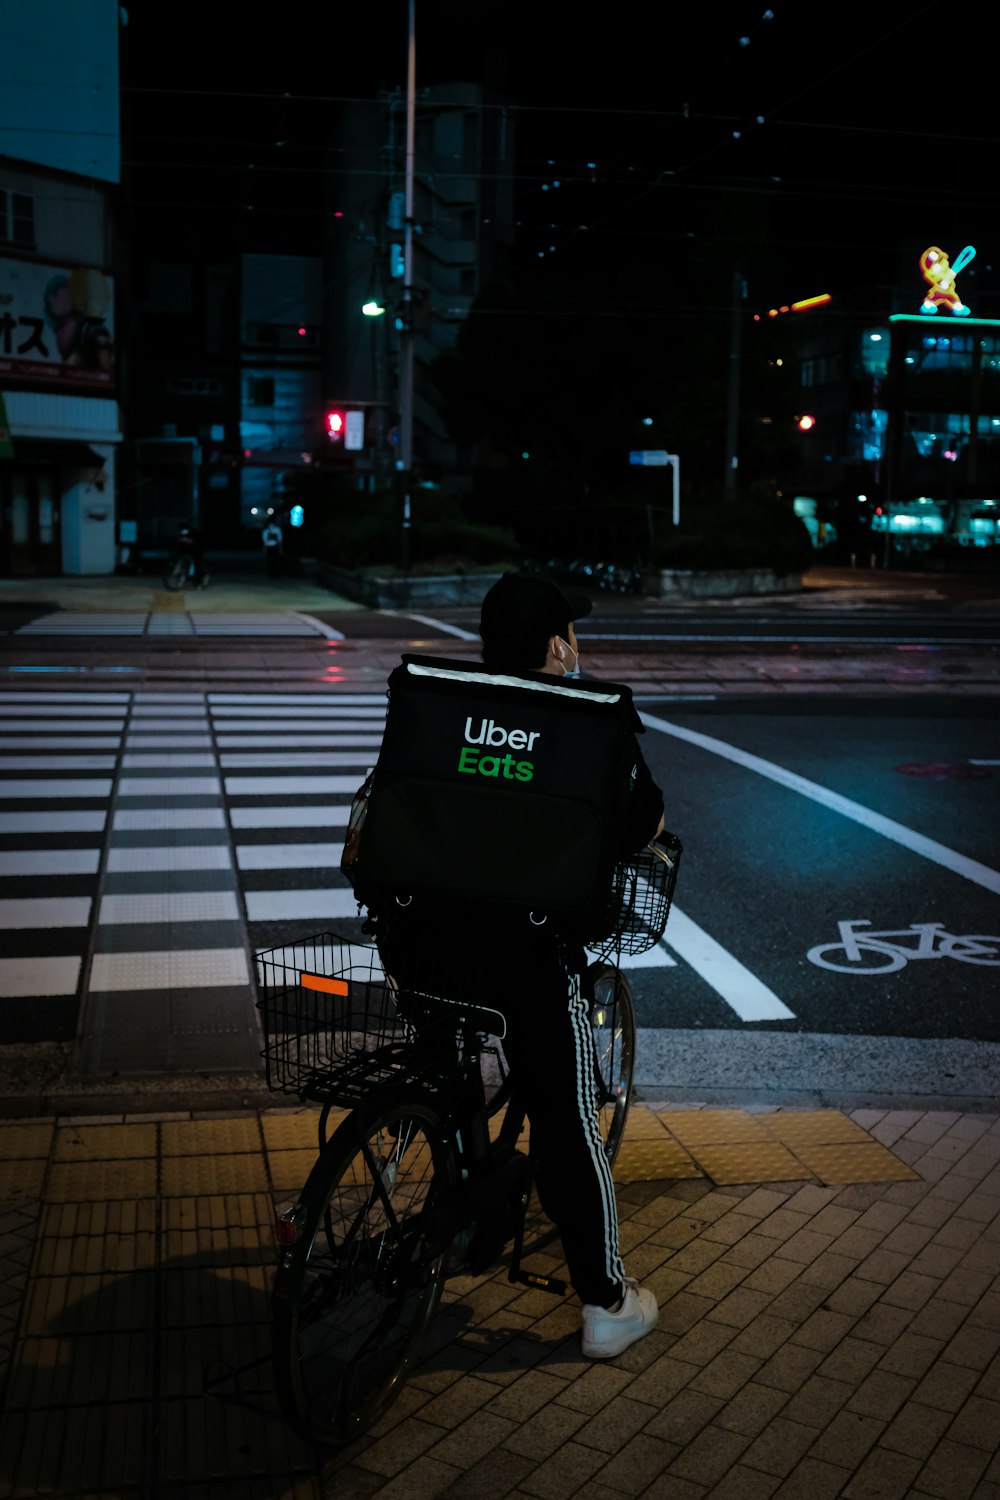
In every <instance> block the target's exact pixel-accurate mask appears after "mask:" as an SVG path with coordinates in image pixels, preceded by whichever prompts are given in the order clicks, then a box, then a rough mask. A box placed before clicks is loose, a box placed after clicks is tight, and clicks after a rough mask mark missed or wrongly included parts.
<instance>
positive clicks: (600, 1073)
mask: <svg viewBox="0 0 1000 1500" xmlns="http://www.w3.org/2000/svg"><path fill="white" fill-rule="evenodd" d="M589 973H590V976H591V983H592V986H593V995H594V999H593V1001H592V1003H591V1007H590V1024H591V1026H592V1028H593V1032H594V1056H595V1062H596V1065H597V1077H598V1088H599V1090H600V1093H599V1097H598V1107H599V1111H600V1116H599V1118H600V1127H601V1139H602V1141H603V1142H604V1152H605V1155H606V1156H607V1158H608V1161H609V1162H611V1163H612V1164H614V1160H615V1157H616V1156H617V1155H618V1148H619V1146H620V1145H621V1143H622V1137H623V1135H624V1134H625V1122H626V1121H627V1119H628V1111H629V1105H630V1104H631V1102H632V1070H633V1068H634V1067H635V999H634V997H633V994H632V986H631V985H630V984H629V982H628V980H627V979H626V978H625V975H624V974H623V973H622V971H621V970H620V969H616V968H615V966H614V964H608V963H603V962H601V961H600V960H598V961H596V962H595V963H592V964H591V965H590V969H589Z"/></svg>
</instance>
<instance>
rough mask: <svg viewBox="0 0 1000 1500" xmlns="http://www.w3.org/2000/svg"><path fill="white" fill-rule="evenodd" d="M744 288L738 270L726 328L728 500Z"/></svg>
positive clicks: (735, 464)
mask: <svg viewBox="0 0 1000 1500" xmlns="http://www.w3.org/2000/svg"><path fill="white" fill-rule="evenodd" d="M745 297H746V286H745V284H744V281H743V276H742V274H741V272H740V270H739V267H734V269H733V289H732V313H731V319H732V320H731V322H730V325H729V410H728V413H727V417H726V469H725V473H724V475H723V480H722V483H723V492H724V494H725V497H726V499H727V500H735V498H736V472H737V469H738V468H739V462H740V458H739V440H740V334H741V332H742V325H743V307H742V304H743V301H744V299H745Z"/></svg>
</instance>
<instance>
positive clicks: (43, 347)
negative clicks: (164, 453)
mask: <svg viewBox="0 0 1000 1500" xmlns="http://www.w3.org/2000/svg"><path fill="white" fill-rule="evenodd" d="M113 311H114V285H113V282H112V280H111V278H110V277H108V276H106V275H105V274H104V273H103V272H102V271H100V270H98V269H95V268H93V267H87V266H76V267H68V266H58V265H54V264H43V263H41V262H36V261H21V260H15V259H6V258H0V428H2V429H3V432H4V437H3V441H2V442H0V576H2V575H5V574H7V575H19V576H21V577H24V576H32V575H37V576H45V575H49V576H52V575H58V574H60V573H68V574H74V573H75V574H103V573H113V572H114V568H115V562H116V556H115V455H116V452H117V449H118V445H119V444H120V443H121V440H122V433H121V420H120V415H119V410H118V402H117V400H116V399H115V395H114V319H113Z"/></svg>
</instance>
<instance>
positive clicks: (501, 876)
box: [341, 655, 636, 935]
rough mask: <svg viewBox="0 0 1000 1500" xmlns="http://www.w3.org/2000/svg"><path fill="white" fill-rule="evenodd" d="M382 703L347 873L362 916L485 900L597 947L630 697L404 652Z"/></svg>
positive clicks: (613, 854)
mask: <svg viewBox="0 0 1000 1500" xmlns="http://www.w3.org/2000/svg"><path fill="white" fill-rule="evenodd" d="M388 698H389V706H388V715H387V719H386V726H385V736H384V739H383V741H382V748H381V751H380V753H379V756H378V761H377V763H376V765H375V768H374V770H373V771H372V773H371V774H370V776H369V777H368V779H367V781H366V782H365V784H364V786H363V787H362V788H361V789H360V791H359V793H358V794H357V796H356V797H355V802H354V808H353V810H352V816H351V826H350V827H349V830H348V837H347V841H346V843H345V848H344V856H343V860H342V864H341V869H342V871H343V873H344V874H345V875H346V876H347V879H348V880H349V881H350V883H351V885H352V887H353V889H354V893H355V895H356V897H357V899H358V901H359V903H360V904H361V905H362V906H367V907H368V908H369V910H370V911H371V912H372V913H374V914H375V916H376V919H377V917H378V913H379V911H380V910H383V911H384V910H386V907H387V906H388V905H394V904H395V903H397V902H398V903H399V904H400V905H409V904H410V902H411V900H414V901H420V902H421V904H422V903H423V901H426V902H427V903H428V909H429V908H430V905H431V904H433V905H434V906H435V907H436V908H441V907H444V908H446V907H447V906H448V904H449V903H461V904H462V905H463V906H468V905H469V904H473V905H475V904H478V903H483V904H484V905H489V906H491V907H493V908H506V909H507V910H509V911H510V912H512V913H514V912H517V913H520V914H523V915H525V916H527V914H529V913H530V914H531V916H532V920H533V921H535V922H536V923H537V922H539V921H544V920H547V919H550V918H551V919H552V921H553V924H554V926H556V927H558V928H559V929H560V930H562V931H567V930H569V931H573V932H576V931H579V932H580V933H584V932H586V933H593V934H594V935H597V934H598V933H599V932H600V931H602V930H603V929H602V926H601V924H602V923H604V925H605V926H607V925H608V924H609V923H611V922H613V920H614V916H613V912H612V910H611V908H612V899H611V898H612V876H613V872H614V868H615V865H616V864H617V862H618V860H619V859H620V858H621V855H622V852H623V851H622V850H621V847H620V843H621V819H622V815H623V811H624V808H625V806H626V803H627V799H628V796H629V786H630V777H631V775H632V773H633V770H634V766H635V759H636V747H635V740H634V738H633V730H634V726H635V723H636V716H635V710H634V709H633V707H632V697H631V691H630V689H629V688H627V687H623V686H619V685H617V684H614V683H589V682H586V681H580V680H578V679H574V680H573V681H571V682H564V681H563V680H561V679H559V678H556V677H547V676H540V675H537V674H531V675H530V676H529V675H526V676H524V677H522V676H517V675H507V674H503V673H497V672H495V671H491V670H490V669H488V668H486V667H484V666H481V665H479V664H477V663H469V662H463V661H447V660H443V659H440V658H436V657H422V656H411V655H405V656H404V657H403V658H402V663H401V665H400V666H399V667H397V668H396V669H395V670H394V671H393V672H392V673H391V675H390V677H389V694H388Z"/></svg>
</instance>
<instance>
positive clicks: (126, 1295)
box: [23, 1274, 153, 1338]
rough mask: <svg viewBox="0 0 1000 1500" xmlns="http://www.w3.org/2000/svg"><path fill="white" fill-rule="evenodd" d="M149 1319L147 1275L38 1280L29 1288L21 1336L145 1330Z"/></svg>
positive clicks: (150, 1300)
mask: <svg viewBox="0 0 1000 1500" xmlns="http://www.w3.org/2000/svg"><path fill="white" fill-rule="evenodd" d="M152 1317H153V1277H152V1276H146V1275H141V1274H140V1275H129V1276H115V1275H111V1274H105V1275H97V1276H38V1277H35V1278H34V1279H33V1280H32V1281H31V1282H30V1283H29V1286H28V1295H27V1299H26V1311H25V1321H24V1329H23V1334H24V1335H25V1336H28V1335H32V1334H35V1335H38V1336H39V1337H41V1336H42V1335H46V1336H48V1337H59V1338H76V1337H77V1336H78V1335H82V1334H86V1333H92V1334H98V1333H124V1332H126V1331H128V1330H135V1331H138V1330H147V1329H149V1328H151V1327H152Z"/></svg>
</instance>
